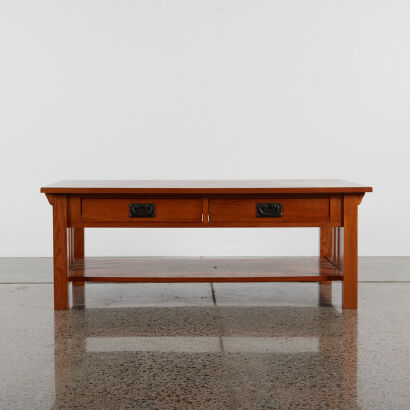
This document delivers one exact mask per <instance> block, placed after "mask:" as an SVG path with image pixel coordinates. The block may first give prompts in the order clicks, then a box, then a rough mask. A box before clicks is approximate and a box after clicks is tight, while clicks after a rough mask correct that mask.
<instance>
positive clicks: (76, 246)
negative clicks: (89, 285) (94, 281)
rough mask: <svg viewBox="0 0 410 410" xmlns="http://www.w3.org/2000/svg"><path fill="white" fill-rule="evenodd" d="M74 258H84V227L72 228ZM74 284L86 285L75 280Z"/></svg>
mask: <svg viewBox="0 0 410 410" xmlns="http://www.w3.org/2000/svg"><path fill="white" fill-rule="evenodd" d="M72 236H73V260H74V261H75V260H76V259H84V228H72ZM73 285H74V286H84V282H77V281H76V282H73Z"/></svg>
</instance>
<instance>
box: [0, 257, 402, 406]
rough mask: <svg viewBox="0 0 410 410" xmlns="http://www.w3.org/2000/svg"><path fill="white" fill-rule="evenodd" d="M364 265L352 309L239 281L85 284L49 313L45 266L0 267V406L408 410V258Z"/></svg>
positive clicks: (298, 287) (306, 291)
mask: <svg viewBox="0 0 410 410" xmlns="http://www.w3.org/2000/svg"><path fill="white" fill-rule="evenodd" d="M364 263H368V265H367V268H365V271H366V272H367V273H366V275H368V276H370V279H368V278H367V277H366V279H365V280H372V278H374V279H373V280H374V281H380V282H366V281H365V280H364V281H362V282H361V283H360V285H359V303H360V307H359V310H358V311H351V310H345V311H342V309H341V306H340V303H341V298H340V294H341V289H340V284H334V285H333V305H332V306H329V307H321V306H319V301H318V285H316V284H297V283H296V284H293V283H288V284H283V283H277V284H275V283H271V284H264V283H260V284H255V283H251V284H214V285H213V287H211V286H210V285H209V284H172V285H170V284H126V285H120V284H116V285H113V284H104V285H102V284H90V285H86V287H85V293H82V292H81V291H79V289H74V292H73V295H72V296H73V300H74V301H75V306H74V307H73V309H72V310H70V311H62V312H54V311H53V309H52V285H51V284H49V283H41V282H47V275H49V272H48V271H47V269H49V267H48V264H49V260H47V259H41V260H38V259H31V260H30V259H25V260H19V259H17V260H15V266H13V260H12V259H8V260H7V261H1V260H0V269H1V270H0V282H3V283H2V284H0V369H1V371H0V409H48V408H55V409H68V408H70V409H71V408H72V409H84V408H90V409H114V408H115V409H117V408H118V409H126V408H136V409H213V410H214V409H276V408H277V409H294V408H310V409H321V408H323V409H329V408H334V409H355V408H358V409H359V408H360V409H408V408H409V403H410V364H409V363H410V359H409V358H410V275H409V274H408V272H409V266H410V259H409V258H397V259H392V258H386V259H384V258H374V259H371V258H367V261H363V260H362V261H361V265H362V270H363V264H364ZM390 266H392V267H393V268H392V270H389V267H390ZM372 269H374V274H373V276H372V274H371V270H372ZM383 269H384V271H383ZM46 271H47V272H46ZM13 272H17V275H16V282H17V281H19V282H21V283H13V281H12V280H11V279H13ZM383 272H384V273H383ZM39 279H41V280H39ZM362 279H363V276H362ZM384 281H386V282H384ZM395 281H397V282H395ZM4 282H7V283H4ZM33 282H40V283H33ZM84 306H85V308H84Z"/></svg>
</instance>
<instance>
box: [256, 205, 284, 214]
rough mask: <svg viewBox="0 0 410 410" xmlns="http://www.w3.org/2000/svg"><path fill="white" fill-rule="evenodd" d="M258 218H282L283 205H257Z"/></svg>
mask: <svg viewBox="0 0 410 410" xmlns="http://www.w3.org/2000/svg"><path fill="white" fill-rule="evenodd" d="M256 216H257V217H258V218H280V217H281V216H282V204H280V203H278V202H270V203H264V204H263V203H257V204H256Z"/></svg>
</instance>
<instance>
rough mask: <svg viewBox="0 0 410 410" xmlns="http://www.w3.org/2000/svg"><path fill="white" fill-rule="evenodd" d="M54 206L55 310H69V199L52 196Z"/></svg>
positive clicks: (63, 196)
mask: <svg viewBox="0 0 410 410" xmlns="http://www.w3.org/2000/svg"><path fill="white" fill-rule="evenodd" d="M50 197H51V198H49V200H50V202H51V203H52V205H53V266H54V310H65V309H68V263H69V261H68V252H67V197H66V196H65V195H51V196H50Z"/></svg>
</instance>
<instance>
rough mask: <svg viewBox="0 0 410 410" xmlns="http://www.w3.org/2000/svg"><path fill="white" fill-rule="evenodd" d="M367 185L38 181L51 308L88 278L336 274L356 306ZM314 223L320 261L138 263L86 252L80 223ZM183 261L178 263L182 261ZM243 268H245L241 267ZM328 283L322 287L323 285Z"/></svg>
mask: <svg viewBox="0 0 410 410" xmlns="http://www.w3.org/2000/svg"><path fill="white" fill-rule="evenodd" d="M371 191H372V188H371V187H369V186H363V185H359V184H355V183H351V182H348V181H343V180H253V181H243V180H238V181H235V180H228V181H223V180H215V181H100V180H96V181H86V180H79V181H60V182H57V183H55V184H52V185H48V186H45V187H42V188H41V192H43V193H45V194H46V196H47V198H48V200H49V202H50V204H51V205H52V206H53V248H54V251H53V256H54V309H55V310H60V309H68V307H69V300H68V285H69V282H70V281H71V282H72V283H73V284H74V285H78V286H84V283H85V282H163V283H167V282H319V283H320V284H326V285H330V284H331V283H332V281H343V308H348V309H356V308H357V274H358V263H357V246H358V243H357V224H358V212H357V210H358V205H359V204H360V203H361V200H362V198H363V196H364V194H365V193H366V192H371ZM97 227H115V228H118V227H124V228H130V227H132V228H147V227H149V228H226V227H230V228H234V227H242V228H243V227H252V228H255V227H258V228H267V227H305V228H306V227H317V228H319V229H320V255H318V257H317V258H303V257H300V258H270V259H269V263H268V264H266V263H265V264H262V265H261V264H260V263H258V262H257V261H256V260H255V264H254V265H252V264H249V263H248V264H245V265H242V264H241V263H239V264H238V263H235V262H234V261H231V263H230V264H227V265H226V264H225V268H222V269H219V270H218V269H214V268H215V266H213V265H214V261H211V262H208V263H207V261H206V260H204V261H202V262H198V263H196V264H193V263H192V261H191V262H190V263H189V262H186V263H181V262H180V263H171V262H170V263H152V262H151V263H148V264H147V263H145V264H144V263H141V260H139V259H138V258H136V259H122V258H117V259H115V258H85V257H84V228H97ZM182 262H183V261H182ZM244 266H245V267H244ZM327 287H328V286H327Z"/></svg>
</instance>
